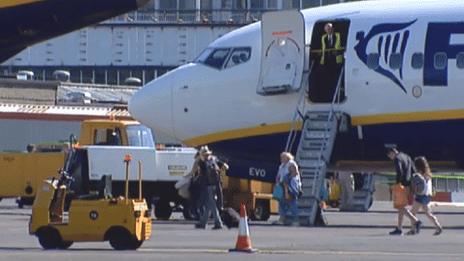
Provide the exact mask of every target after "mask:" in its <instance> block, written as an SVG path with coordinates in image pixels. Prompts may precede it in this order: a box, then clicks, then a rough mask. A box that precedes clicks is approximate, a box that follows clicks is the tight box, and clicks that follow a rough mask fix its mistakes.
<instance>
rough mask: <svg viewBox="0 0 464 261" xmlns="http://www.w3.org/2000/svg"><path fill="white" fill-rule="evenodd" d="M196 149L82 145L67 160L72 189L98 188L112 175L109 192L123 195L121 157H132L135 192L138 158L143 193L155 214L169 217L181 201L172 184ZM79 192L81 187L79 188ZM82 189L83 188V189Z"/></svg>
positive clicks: (184, 171)
mask: <svg viewBox="0 0 464 261" xmlns="http://www.w3.org/2000/svg"><path fill="white" fill-rule="evenodd" d="M195 153H196V150H195V149H193V148H171V149H166V150H156V149H154V148H147V147H134V146H131V147H128V146H127V147H126V146H118V147H115V146H82V147H80V148H78V149H77V150H76V153H74V155H73V157H72V159H71V160H70V163H71V165H70V171H69V172H70V173H69V174H70V175H71V176H72V177H73V178H74V181H73V183H75V185H74V186H73V187H74V188H75V189H79V190H80V189H83V190H87V191H90V190H99V189H102V186H104V183H105V182H106V183H108V180H106V179H107V177H111V181H112V182H111V184H112V188H111V194H112V195H113V196H119V195H123V191H124V184H125V183H124V181H125V175H126V173H125V165H124V157H125V155H127V154H129V155H131V157H132V160H131V161H130V165H129V173H130V175H129V180H130V191H131V193H133V194H134V195H133V196H137V195H138V189H137V188H138V186H137V185H138V184H137V181H138V172H139V170H138V168H139V167H138V162H139V161H140V162H141V173H142V183H143V197H144V198H145V199H146V200H147V202H151V203H152V204H154V205H155V211H154V212H155V216H156V217H157V218H159V219H168V218H169V217H170V216H171V213H172V209H173V207H176V206H179V205H182V204H183V199H182V198H181V197H180V196H179V195H178V193H177V190H176V189H175V187H174V185H175V183H176V182H177V181H179V180H180V179H182V177H183V176H184V175H186V174H187V173H188V172H190V169H191V167H192V165H193V161H194V155H195ZM81 192H82V191H81ZM84 192H85V191H84Z"/></svg>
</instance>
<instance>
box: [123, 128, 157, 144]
mask: <svg viewBox="0 0 464 261" xmlns="http://www.w3.org/2000/svg"><path fill="white" fill-rule="evenodd" d="M127 139H128V143H129V146H135V147H149V148H153V147H155V144H154V143H153V135H152V133H151V130H150V129H149V128H148V127H146V126H144V125H130V126H127Z"/></svg>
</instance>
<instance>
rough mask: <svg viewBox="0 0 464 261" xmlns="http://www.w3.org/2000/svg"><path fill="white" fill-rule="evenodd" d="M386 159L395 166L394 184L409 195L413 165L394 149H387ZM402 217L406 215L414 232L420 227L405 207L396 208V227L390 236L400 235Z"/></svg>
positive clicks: (405, 156)
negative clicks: (414, 227)
mask: <svg viewBox="0 0 464 261" xmlns="http://www.w3.org/2000/svg"><path fill="white" fill-rule="evenodd" d="M387 157H388V158H389V159H391V160H392V161H393V163H394V165H395V171H396V184H401V185H403V186H404V187H405V193H407V194H408V195H409V193H410V186H411V177H412V174H413V173H415V172H416V170H415V167H414V163H413V161H412V159H411V157H409V156H408V155H407V154H406V153H404V152H400V151H398V150H397V148H396V147H390V148H387ZM404 215H407V216H408V218H409V219H411V223H412V224H415V226H416V230H419V229H420V228H417V226H420V224H421V223H420V222H419V220H418V219H417V218H416V217H415V216H414V215H413V214H412V213H411V211H409V209H407V208H406V206H404V207H401V208H398V225H397V227H396V228H395V229H394V230H393V231H391V232H390V235H402V234H403V232H402V228H403V218H404Z"/></svg>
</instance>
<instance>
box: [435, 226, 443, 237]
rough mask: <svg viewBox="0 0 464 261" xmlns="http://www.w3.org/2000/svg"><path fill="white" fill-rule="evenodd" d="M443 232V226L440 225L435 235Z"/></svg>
mask: <svg viewBox="0 0 464 261" xmlns="http://www.w3.org/2000/svg"><path fill="white" fill-rule="evenodd" d="M441 232H443V228H441V227H439V228H437V230H435V233H433V235H434V236H438V235H440V234H441Z"/></svg>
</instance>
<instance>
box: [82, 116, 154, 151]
mask: <svg viewBox="0 0 464 261" xmlns="http://www.w3.org/2000/svg"><path fill="white" fill-rule="evenodd" d="M79 144H80V145H106V146H135V147H150V148H154V147H155V145H154V142H153V134H152V132H151V130H150V129H149V128H148V127H146V126H144V125H141V124H140V123H139V122H137V121H120V120H109V119H108V120H86V121H83V122H82V125H81V134H80V138H79Z"/></svg>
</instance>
